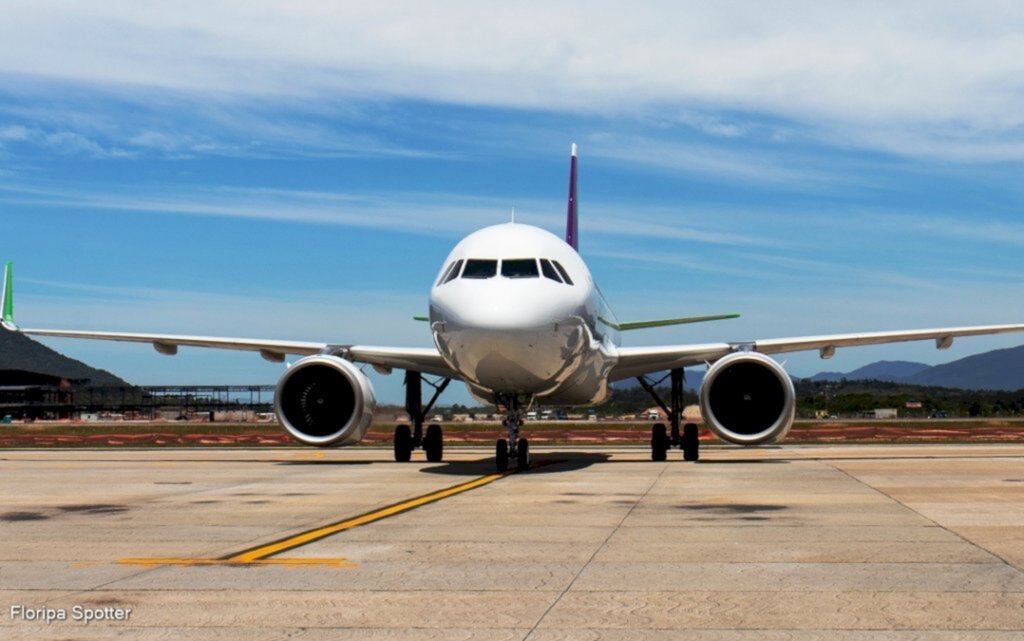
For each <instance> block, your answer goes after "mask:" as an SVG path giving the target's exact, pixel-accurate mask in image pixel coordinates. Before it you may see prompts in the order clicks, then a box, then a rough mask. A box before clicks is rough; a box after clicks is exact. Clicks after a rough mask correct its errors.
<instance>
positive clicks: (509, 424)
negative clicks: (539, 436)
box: [494, 396, 530, 474]
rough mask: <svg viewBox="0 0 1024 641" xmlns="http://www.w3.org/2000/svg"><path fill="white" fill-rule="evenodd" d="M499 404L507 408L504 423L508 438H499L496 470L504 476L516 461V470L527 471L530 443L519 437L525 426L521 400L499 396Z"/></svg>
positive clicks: (515, 397) (495, 449)
mask: <svg viewBox="0 0 1024 641" xmlns="http://www.w3.org/2000/svg"><path fill="white" fill-rule="evenodd" d="M498 402H499V403H500V404H501V405H504V406H505V419H504V420H503V421H502V423H503V424H504V425H505V428H506V430H507V431H508V438H499V439H498V440H497V442H496V443H495V445H494V466H495V469H496V470H497V471H498V473H499V474H503V473H505V472H506V471H508V468H509V465H510V463H511V461H512V459H515V462H516V469H518V470H520V471H523V470H527V469H529V468H530V442H529V441H528V440H526V439H525V438H520V437H519V428H520V427H521V426H522V424H523V411H522V403H521V400H520V399H519V398H518V397H517V396H499V397H498Z"/></svg>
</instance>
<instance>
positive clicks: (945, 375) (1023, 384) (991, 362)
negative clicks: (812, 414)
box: [811, 345, 1024, 391]
mask: <svg viewBox="0 0 1024 641" xmlns="http://www.w3.org/2000/svg"><path fill="white" fill-rule="evenodd" d="M842 379H846V380H848V381H856V380H877V381H892V382H897V383H910V384H913V385H930V386H935V387H951V388H955V389H986V390H1010V391H1013V390H1019V389H1024V345H1021V346H1020V347H1011V348H1009V349H997V350H994V351H991V352H985V353H984V354H977V355H975V356H967V357H965V358H961V359H959V360H955V361H952V362H950V363H946V364H945V365H935V366H934V367H932V366H929V365H925V364H924V363H914V362H910V361H878V362H876V363H871V364H869V365H865V366H864V367H861V368H859V369H855V370H853V371H852V372H847V373H842V372H820V373H818V374H815V375H814V376H812V377H811V380H812V381H840V380H842Z"/></svg>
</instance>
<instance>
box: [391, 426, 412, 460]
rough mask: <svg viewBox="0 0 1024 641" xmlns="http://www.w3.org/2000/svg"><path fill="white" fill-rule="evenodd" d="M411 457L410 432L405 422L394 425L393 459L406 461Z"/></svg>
mask: <svg viewBox="0 0 1024 641" xmlns="http://www.w3.org/2000/svg"><path fill="white" fill-rule="evenodd" d="M411 458H412V432H411V431H410V430H409V426H408V425H405V424H401V425H397V426H396V427H395V460H396V461H398V462H399V463H408V462H409V460H410V459H411Z"/></svg>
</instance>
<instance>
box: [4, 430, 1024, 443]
mask: <svg viewBox="0 0 1024 641" xmlns="http://www.w3.org/2000/svg"><path fill="white" fill-rule="evenodd" d="M526 435H527V436H528V437H529V439H530V441H531V442H532V443H534V444H536V445H540V444H556V443H570V444H571V443H577V444H609V445H626V444H636V445H640V444H646V443H648V442H649V438H650V437H649V436H648V433H647V431H646V429H637V428H634V429H621V428H620V429H613V428H594V427H587V428H580V429H562V430H538V431H535V432H529V431H527V432H526ZM501 436H503V432H502V431H501V430H500V428H489V429H481V430H456V429H450V430H448V431H447V433H446V435H445V441H446V443H448V444H450V445H457V444H464V445H489V444H492V443H494V441H495V439H497V438H499V437H501ZM700 440H701V441H705V442H714V441H716V440H717V439H716V438H715V437H714V435H712V434H711V432H710V431H708V430H701V432H700ZM786 440H787V441H788V442H797V443H843V442H849V443H871V442H886V443H892V442H944V441H952V442H979V443H993V442H1024V426H1006V425H1003V426H1000V425H985V426H977V425H975V426H964V427H959V426H956V425H944V426H941V427H938V426H921V427H918V426H914V425H906V426H888V425H878V426H846V425H841V426H814V427H804V426H795V427H794V428H793V429H792V430H790V432H789V437H788V438H787V439H786ZM390 443H391V433H390V431H384V430H380V431H377V430H375V431H371V432H369V433H368V434H367V435H366V438H365V439H364V440H363V444H366V445H378V446H381V445H389V444H390ZM297 444H298V443H297V441H295V440H293V439H292V438H291V437H290V436H289V435H288V434H287V433H285V432H284V431H281V432H280V433H273V432H254V433H240V434H203V433H195V434H169V433H161V432H152V433H143V434H91V435H61V434H31V433H6V434H0V447H103V446H128V447H151V446H170V447H175V446H177V447H189V446H191V447H195V446H217V445H234V446H239V445H244V446H262V445H267V446H280V445H297Z"/></svg>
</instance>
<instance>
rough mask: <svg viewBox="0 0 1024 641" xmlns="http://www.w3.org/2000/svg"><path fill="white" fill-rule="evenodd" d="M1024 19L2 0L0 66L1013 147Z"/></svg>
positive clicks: (963, 147) (688, 6)
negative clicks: (12, 0) (792, 125)
mask: <svg viewBox="0 0 1024 641" xmlns="http://www.w3.org/2000/svg"><path fill="white" fill-rule="evenodd" d="M55 5H56V6H55ZM1022 27H1024V9H1022V8H1021V5H1020V3H1018V2H1012V1H1008V0H987V1H982V2H975V3H971V4H970V5H965V4H964V3H962V2H955V1H952V0H947V1H940V0H935V1H930V2H924V1H916V2H914V1H911V2H902V3H891V2H882V1H869V2H859V3H849V2H839V1H823V2H817V3H813V4H808V3H806V2H797V1H795V0H791V1H788V2H786V1H784V2H773V3H749V2H739V1H733V2H717V3H711V4H709V3H704V2H648V3H642V4H640V5H637V4H635V3H634V4H628V5H627V4H623V3H618V2H586V3H584V2H562V3H549V2H539V1H538V2H519V3H512V4H495V3H487V4H482V3H478V2H470V1H468V0H463V1H453V2H447V3H444V4H436V3H430V4H424V3H419V2H412V1H411V0H409V1H391V2H377V3H320V2H272V1H268V0H262V1H254V2H247V3H244V4H243V3H236V2H230V1H227V0H221V1H216V0H202V1H199V0H184V1H182V2H175V3H162V4H158V5H153V4H149V3H141V4H140V3H137V2H131V1H128V0H108V1H105V2H103V1H97V2H89V3H81V2H73V1H66V2H58V3H45V4H41V3H23V4H20V5H17V6H13V7H6V8H5V10H4V20H3V22H2V23H0V70H3V71H6V72H8V73H11V74H19V75H21V76H35V77H44V78H63V79H69V80H73V81H75V82H82V83H86V84H92V85H97V84H99V85H103V86H117V85H128V86H144V87H157V88H163V89H171V90H175V91H183V92H188V93H200V94H207V95H225V94H226V95H240V96H261V97H277V98H285V97H286V98H288V99H296V98H301V99H315V100H317V101H326V102H331V101H345V100H346V99H351V98H360V97H384V98H388V97H399V98H414V99H422V100H436V101H442V102H447V103H457V104H465V105H494V106H503V107H504V106H512V107H525V108H531V109H555V110H562V111H583V112H589V113H603V114H616V113H618V114H621V113H629V112H637V111H640V112H642V111H644V110H645V109H651V108H662V107H665V106H674V107H675V108H679V107H682V110H683V112H684V113H690V114H691V116H690V121H691V122H690V124H691V125H694V126H697V127H699V128H701V129H702V130H704V131H706V132H709V133H712V134H715V135H722V136H726V137H729V136H736V135H739V134H741V133H742V131H743V128H742V126H741V125H738V124H731V123H729V122H722V121H721V119H718V118H717V117H714V116H707V115H706V114H707V113H713V112H717V111H720V110H723V109H725V110H735V111H740V112H753V113H761V114H769V115H774V116H778V117H781V118H785V119H791V120H793V121H795V122H799V123H801V124H803V125H805V126H808V127H811V128H813V129H814V130H815V131H816V132H817V134H816V135H820V136H830V137H833V138H836V139H838V140H840V141H842V142H844V143H845V144H854V145H866V146H871V147H882V148H886V149H891V150H893V151H897V152H899V153H913V154H919V153H924V154H940V155H953V156H960V157H970V158H981V159H991V158H992V153H994V154H995V156H996V158H997V159H998V158H1001V157H1005V156H1009V157H1012V158H1015V159H1019V158H1020V156H1021V154H1022V153H1024V151H1022V150H1021V149H1020V145H1021V135H1022V127H1024V108H1022V103H1024V90H1022V88H1021V87H1020V85H1019V83H1017V82H1016V79H1017V78H1020V77H1021V76H1022V74H1024V39H1022V38H1020V33H1021V32H1022ZM702 114H705V115H702ZM1008 135H1009V136H1010V138H1011V139H1010V140H1006V137H1007V136H1008ZM901 138H903V140H901ZM990 145H994V146H995V148H996V151H995V152H990Z"/></svg>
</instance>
